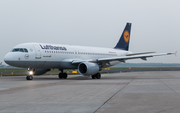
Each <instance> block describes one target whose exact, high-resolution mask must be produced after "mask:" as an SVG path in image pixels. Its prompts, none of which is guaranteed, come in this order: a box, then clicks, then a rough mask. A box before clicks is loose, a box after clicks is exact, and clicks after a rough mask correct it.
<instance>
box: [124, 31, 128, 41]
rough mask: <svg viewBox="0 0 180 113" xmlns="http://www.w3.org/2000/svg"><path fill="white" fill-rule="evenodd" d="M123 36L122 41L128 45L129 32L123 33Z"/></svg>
mask: <svg viewBox="0 0 180 113" xmlns="http://www.w3.org/2000/svg"><path fill="white" fill-rule="evenodd" d="M123 36H124V41H125V42H126V43H128V42H129V32H128V31H127V30H126V31H124V34H123Z"/></svg>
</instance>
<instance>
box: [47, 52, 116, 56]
mask: <svg viewBox="0 0 180 113" xmlns="http://www.w3.org/2000/svg"><path fill="white" fill-rule="evenodd" d="M45 53H62V54H82V55H111V56H117V55H116V54H106V53H86V52H64V51H45Z"/></svg>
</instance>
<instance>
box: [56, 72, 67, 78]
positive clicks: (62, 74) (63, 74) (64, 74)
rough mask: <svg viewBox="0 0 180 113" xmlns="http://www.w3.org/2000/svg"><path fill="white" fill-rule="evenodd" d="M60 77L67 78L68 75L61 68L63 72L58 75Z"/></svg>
mask: <svg viewBox="0 0 180 113" xmlns="http://www.w3.org/2000/svg"><path fill="white" fill-rule="evenodd" d="M58 77H59V79H67V77H68V75H67V73H63V70H61V73H59V75H58Z"/></svg>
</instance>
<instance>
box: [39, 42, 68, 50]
mask: <svg viewBox="0 0 180 113" xmlns="http://www.w3.org/2000/svg"><path fill="white" fill-rule="evenodd" d="M39 45H40V44H39ZM40 47H41V48H42V49H50V50H64V51H66V50H67V49H66V47H62V46H51V45H43V46H42V45H40Z"/></svg>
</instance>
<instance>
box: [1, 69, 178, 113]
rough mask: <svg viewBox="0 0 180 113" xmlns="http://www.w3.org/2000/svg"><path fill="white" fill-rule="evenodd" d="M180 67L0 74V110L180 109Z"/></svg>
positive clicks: (102, 112)
mask: <svg viewBox="0 0 180 113" xmlns="http://www.w3.org/2000/svg"><path fill="white" fill-rule="evenodd" d="M179 111H180V71H155V72H153V71H151V72H128V73H114V74H104V75H102V79H100V80H97V79H96V80H92V79H91V78H87V77H83V76H80V75H75V76H73V75H70V76H69V77H68V79H66V80H59V79H58V77H57V76H36V77H34V80H32V81H27V80H26V79H25V76H7V77H5V76H2V77H0V113H16V112H17V113H51V112H52V113H179Z"/></svg>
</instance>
